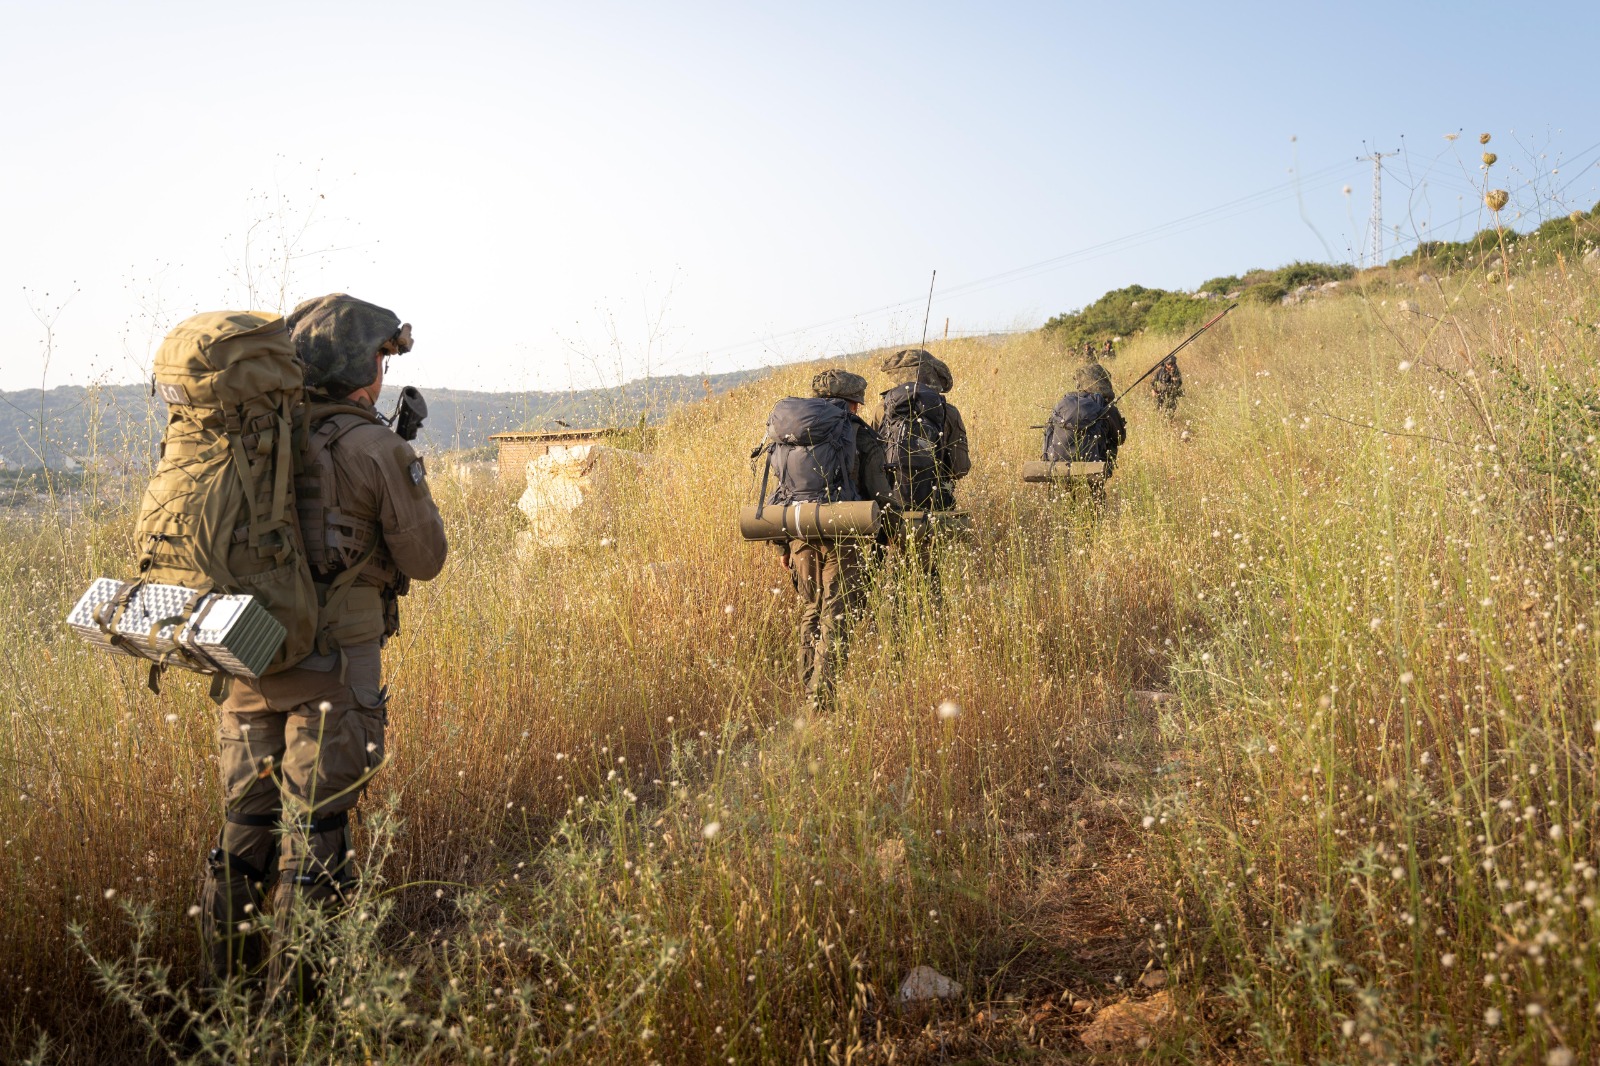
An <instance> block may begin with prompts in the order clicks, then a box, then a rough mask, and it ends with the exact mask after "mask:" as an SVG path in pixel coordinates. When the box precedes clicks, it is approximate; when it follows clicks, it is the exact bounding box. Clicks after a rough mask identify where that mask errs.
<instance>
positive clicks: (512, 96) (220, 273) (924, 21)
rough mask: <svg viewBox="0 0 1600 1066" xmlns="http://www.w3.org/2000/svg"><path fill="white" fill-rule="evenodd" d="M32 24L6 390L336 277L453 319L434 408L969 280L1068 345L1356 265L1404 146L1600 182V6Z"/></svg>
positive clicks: (15, 137)
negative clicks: (1114, 321)
mask: <svg viewBox="0 0 1600 1066" xmlns="http://www.w3.org/2000/svg"><path fill="white" fill-rule="evenodd" d="M0 12H3V17H4V22H3V25H4V33H3V34H0V93H3V99H4V101H5V104H4V108H3V110H0V130H3V141H0V143H3V146H4V147H3V150H0V193H3V197H0V248H3V249H4V255H3V256H0V388H5V389H15V388H27V387H37V386H38V385H39V383H40V381H41V380H42V379H43V380H46V381H47V382H48V383H49V384H63V383H82V382H86V381H89V380H93V379H96V378H109V379H111V380H119V381H127V380H137V379H140V378H142V377H143V376H145V375H146V374H147V372H148V358H149V352H150V351H151V350H152V349H151V341H152V337H153V336H158V335H159V333H160V332H161V330H162V329H164V328H165V327H166V326H168V325H170V324H171V323H172V322H174V321H176V320H178V319H180V318H182V317H185V316H187V315H188V314H192V313H194V312H196V311H200V310H209V309H214V308H217V307H220V306H233V307H237V306H242V305H244V304H246V303H247V302H250V301H251V300H252V299H253V302H254V304H255V306H257V307H264V308H267V309H271V310H276V309H279V308H280V306H281V301H282V300H285V299H286V300H287V301H288V304H289V305H290V306H292V305H293V303H294V302H295V301H297V300H299V299H302V298H305V297H308V296H313V295H317V294H320V293H323V292H327V291H332V290H344V291H348V292H352V293H354V294H356V295H359V296H362V297H364V298H366V299H370V300H373V301H375V302H378V303H382V304H385V305H386V306H389V307H392V308H393V309H394V310H395V311H396V312H397V313H398V314H400V315H401V317H403V318H405V319H407V320H408V321H410V322H412V323H413V324H414V329H415V332H416V337H417V348H416V350H415V351H414V352H413V353H412V354H411V355H410V356H407V357H406V358H405V359H404V360H401V361H400V363H401V364H403V365H397V367H396V370H395V373H394V376H395V378H397V379H398V380H400V381H402V382H412V383H415V384H419V385H423V386H454V387H463V388H483V389H499V388H528V387H544V388H550V387H565V386H567V385H568V384H573V383H575V384H579V385H584V384H591V383H593V382H594V381H595V380H596V377H597V376H600V377H604V378H606V379H608V380H609V379H611V378H614V376H615V375H616V374H617V373H618V370H619V367H620V368H621V370H622V371H623V372H625V373H627V374H628V375H630V376H631V375H634V374H637V373H640V372H641V371H643V370H644V369H645V368H646V363H647V362H648V363H649V365H650V368H651V369H653V370H656V371H659V372H685V371H688V372H698V371H701V370H705V369H712V370H718V369H728V368H733V367H740V366H752V365H758V364H762V363H769V362H775V361H778V360H782V359H794V358H804V357H813V356H817V355H824V354H838V353H840V352H844V351H850V350H855V349H859V348H862V347H866V346H869V345H873V344H878V343H893V342H897V341H902V340H907V339H909V340H915V339H916V337H917V335H918V334H919V333H920V331H921V326H922V313H923V310H922V298H923V296H924V295H925V294H926V291H927V285H928V276H929V271H930V270H932V269H934V268H937V269H938V271H939V274H938V287H937V289H936V291H935V294H934V302H933V314H932V319H933V322H932V326H931V330H932V332H933V333H934V334H935V335H937V334H938V333H940V332H941V331H942V329H943V328H944V322H945V319H946V318H948V319H949V322H950V328H951V330H952V331H973V330H985V329H1009V328H1025V327H1032V326H1036V325H1038V324H1039V323H1040V322H1041V321H1043V319H1045V318H1046V317H1048V316H1050V315H1052V314H1055V313H1057V312H1059V311H1063V310H1068V309H1072V308H1076V307H1079V306H1082V305H1083V304H1085V303H1087V302H1089V301H1091V300H1093V299H1094V298H1095V297H1097V296H1098V295H1100V294H1101V293H1102V292H1104V291H1106V290H1107V289H1111V288H1115V287H1119V286H1122V285H1126V284H1129V283H1132V282H1140V283H1142V284H1147V285H1160V286H1168V287H1193V286H1195V285H1197V284H1198V283H1200V282H1201V281H1203V280H1205V279H1206V278H1207V277H1210V276H1212V275H1215V274H1219V273H1228V272H1236V271H1241V270H1243V269H1245V268H1248V267H1251V266H1257V265H1261V266H1275V265H1279V264H1281V263H1284V262H1288V261H1290V260H1293V259H1297V258H1315V259H1327V258H1329V257H1333V258H1337V259H1341V260H1354V259H1355V258H1356V257H1357V256H1358V255H1359V254H1360V252H1361V250H1362V249H1364V248H1365V246H1366V245H1367V244H1368V237H1367V233H1366V226H1367V220H1368V213H1369V206H1370V203H1371V190H1372V167H1371V165H1370V164H1367V163H1360V162H1357V161H1356V156H1357V155H1360V154H1362V153H1364V152H1367V151H1371V150H1372V149H1373V148H1374V147H1376V148H1379V149H1382V150H1385V151H1388V150H1393V149H1395V148H1397V147H1400V146H1401V145H1402V144H1403V145H1404V146H1405V153H1404V155H1402V156H1401V157H1399V158H1397V159H1394V160H1390V161H1388V162H1387V165H1388V166H1390V167H1391V168H1392V169H1391V171H1390V172H1389V177H1388V179H1387V181H1386V183H1385V189H1384V194H1385V200H1384V206H1385V211H1384V214H1385V220H1386V222H1388V223H1390V224H1391V226H1392V225H1393V224H1395V223H1402V224H1404V225H1405V227H1406V230H1407V231H1408V232H1415V231H1416V227H1417V226H1418V225H1420V224H1421V223H1422V222H1428V223H1429V224H1430V226H1431V227H1432V228H1431V230H1429V232H1435V233H1437V235H1439V236H1440V237H1451V236H1462V235H1465V234H1468V233H1470V232H1472V231H1473V230H1475V229H1477V228H1480V227H1481V226H1482V225H1484V224H1486V222H1487V219H1486V217H1484V216H1483V214H1482V212H1481V210H1480V207H1479V203H1480V200H1479V193H1477V192H1475V191H1474V185H1475V184H1478V185H1480V186H1481V182H1482V180H1483V178H1482V175H1481V174H1480V172H1479V169H1478V155H1479V153H1480V151H1481V149H1480V147H1479V146H1478V143H1477V135H1478V134H1479V133H1480V132H1482V131H1490V132H1492V133H1493V134H1494V141H1493V142H1492V144H1491V147H1492V148H1494V149H1496V150H1497V151H1498V153H1499V155H1500V160H1501V161H1500V162H1499V163H1498V164H1497V165H1496V167H1495V168H1494V170H1493V171H1491V173H1490V183H1491V185H1494V186H1498V187H1506V188H1510V189H1512V190H1513V191H1516V192H1518V194H1519V199H1518V203H1519V205H1520V206H1521V207H1522V208H1523V209H1524V210H1528V211H1539V210H1544V211H1546V212H1548V211H1552V210H1554V209H1555V207H1554V206H1553V205H1552V203H1551V199H1550V197H1551V194H1552V192H1554V191H1555V190H1562V191H1561V197H1562V198H1564V200H1565V201H1566V203H1567V205H1568V208H1567V209H1570V207H1571V206H1582V207H1588V206H1589V205H1591V204H1593V203H1594V202H1595V201H1596V199H1600V168H1597V166H1596V164H1597V161H1600V78H1597V77H1596V75H1595V72H1594V66H1593V56H1594V48H1595V46H1596V43H1597V41H1600V34H1597V30H1600V5H1597V4H1594V3H1577V2H1572V3H1552V4H1544V5H1540V6H1538V7H1537V8H1532V9H1519V8H1515V7H1513V6H1510V5H1506V4H1504V3H1496V4H1486V3H1484V4H1479V3H1455V4H1419V3H1405V2H1393V0H1391V2H1387V3H1368V2H1350V3H1341V4H1319V3H1304V2H1283V0H1278V2H1275V3H1262V4H1256V3H1249V4H1192V3H1191V4H1168V3H1130V4H1106V3H1092V4H1091V3H1061V4H1024V3H994V2H991V3H984V4H978V3H970V4H938V3H921V4H873V3H865V4H863V3H852V4H783V5H778V4H749V3H746V4H731V3H730V4H705V3H675V4H665V3H658V4H629V3H606V2H586V3H566V4H549V3H527V4H490V3H479V2H473V0H457V2H451V3H430V4H414V3H405V2H391V3H384V4H370V5H357V4H340V3H321V4H297V3H277V4H255V5H249V6H245V5H237V4H230V3H220V2H215V0H212V2H206V3H192V4H182V3H159V2H151V3H142V4H128V3H116V4H112V3H103V4H100V3H74V2H70V0H69V2H58V3H41V2H34V3H11V2H7V3H3V4H0ZM1458 132H1459V133H1460V134H1461V137H1460V138H1459V140H1456V141H1454V142H1451V141H1447V140H1446V137H1445V135H1446V134H1450V133H1458ZM1291 167H1293V168H1296V169H1297V171H1298V176H1299V177H1298V180H1294V179H1295V175H1294V174H1291V172H1290V168H1291ZM1552 171H1559V172H1558V173H1555V174H1554V175H1552V173H1551V172H1552ZM1530 181H1531V182H1534V183H1535V188H1536V189H1538V190H1542V191H1540V192H1537V193H1536V192H1532V191H1527V189H1526V187H1527V186H1528V185H1529V183H1530ZM1346 184H1348V185H1349V186H1351V190H1352V191H1351V192H1350V193H1349V194H1348V195H1347V194H1346V193H1345V192H1344V186H1345V185H1346ZM1257 194H1261V195H1257ZM1463 213H1465V214H1466V217H1465V218H1464V219H1461V218H1460V217H1459V216H1461V215H1462V214H1463ZM1175 222H1177V223H1179V224H1176V225H1172V224H1171V223H1175ZM1387 239H1388V241H1390V242H1393V241H1395V240H1396V238H1395V235H1394V233H1393V231H1392V229H1391V230H1390V231H1389V233H1388V236H1387ZM286 243H287V244H288V245H289V246H290V247H292V249H293V251H294V255H295V257H294V258H293V259H292V260H291V264H292V269H291V271H290V273H289V276H288V278H287V284H286V285H285V284H284V278H283V269H282V264H283V261H284V257H283V254H282V249H283V248H284V246H285V244H286ZM1035 264H1042V265H1040V266H1038V267H1037V268H1035V269H1028V270H1021V269H1019V268H1024V267H1033V266H1034V265H1035ZM1013 272H1014V273H1013ZM52 316H53V317H54V331H53V350H52V357H51V363H50V365H49V367H48V371H47V372H46V368H45V366H44V364H43V344H44V338H45V328H44V326H43V324H42V323H41V321H40V318H41V317H42V318H44V319H50V318H51V317H52ZM801 327H817V328H811V329H801ZM613 337H614V338H615V341H613ZM652 337H653V338H654V339H653V341H652V339H651V338H652ZM619 353H620V354H619Z"/></svg>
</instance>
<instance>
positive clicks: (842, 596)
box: [789, 540, 864, 706]
mask: <svg viewBox="0 0 1600 1066" xmlns="http://www.w3.org/2000/svg"><path fill="white" fill-rule="evenodd" d="M789 566H790V567H791V569H792V571H793V573H794V586H795V591H796V592H797V593H799V596H800V603H801V610H800V681H801V684H803V685H804V686H805V691H806V696H807V698H808V699H809V700H810V701H811V703H812V704H813V705H814V706H827V705H829V704H831V703H832V702H833V685H834V678H835V675H836V674H837V673H838V671H839V669H840V668H841V667H842V666H843V659H844V654H845V647H846V644H847V642H848V639H849V627H850V615H851V614H852V613H853V612H856V611H859V609H860V602H861V598H862V596H863V593H864V589H863V588H862V585H861V580H862V576H863V575H862V555H861V546H860V545H858V544H855V543H853V542H851V541H847V540H840V541H818V542H808V541H803V540H797V541H793V542H791V543H790V545H789Z"/></svg>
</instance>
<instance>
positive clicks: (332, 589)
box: [317, 540, 378, 655]
mask: <svg viewBox="0 0 1600 1066" xmlns="http://www.w3.org/2000/svg"><path fill="white" fill-rule="evenodd" d="M377 550H378V542H377V541H376V540H374V541H373V542H372V543H371V544H369V545H367V550H366V551H364V552H362V553H361V558H360V559H359V560H357V562H356V564H355V565H354V566H352V567H350V568H349V569H348V570H345V571H343V572H341V573H340V574H339V575H338V576H337V577H335V578H334V579H333V580H332V581H331V582H329V583H328V596H327V598H326V599H324V600H323V601H322V617H323V618H332V617H334V615H335V614H336V613H337V611H338V609H339V607H341V606H342V605H343V604H344V600H345V597H346V596H348V595H349V594H350V590H351V588H353V587H354V586H355V583H356V578H358V577H360V576H361V571H363V570H365V569H366V566H367V563H369V562H371V561H372V556H373V555H374V554H375V553H376V552H377ZM335 647H336V645H334V643H333V638H332V637H330V636H329V635H328V631H327V629H326V628H325V627H324V628H322V629H321V630H320V631H319V632H318V633H317V651H319V652H321V653H322V654H323V655H327V654H330V653H331V652H332V651H333V650H334V648H335Z"/></svg>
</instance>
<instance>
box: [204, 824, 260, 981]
mask: <svg viewBox="0 0 1600 1066" xmlns="http://www.w3.org/2000/svg"><path fill="white" fill-rule="evenodd" d="M239 817H240V816H238V815H233V816H231V817H230V820H229V822H228V823H227V824H226V825H225V826H224V827H223V830H222V833H221V835H220V836H219V838H218V840H217V846H216V847H214V848H212V849H211V852H210V854H208V855H207V856H206V874H205V882H204V884H203V885H202V887H201V890H200V925H201V934H202V936H203V938H204V941H205V944H206V952H207V962H208V964H209V966H210V971H211V977H212V980H214V981H215V982H217V983H218V984H222V983H224V982H226V981H228V980H230V979H233V978H243V979H246V980H251V979H254V978H256V977H257V976H259V974H260V971H261V963H262V959H263V955H264V949H265V938H264V937H263V935H262V929H263V925H262V916H261V904H262V901H263V900H264V899H265V898H266V891H267V882H268V880H269V877H270V873H269V870H270V868H271V866H272V861H273V857H274V853H275V852H276V851H277V847H278V842H277V840H275V839H274V837H273V829H272V826H273V825H276V824H277V818H276V817H273V818H270V819H267V818H263V819H261V820H262V821H266V822H268V823H269V824H267V825H240V824H239V822H238V821H237V819H238V818H239ZM252 820H254V819H252Z"/></svg>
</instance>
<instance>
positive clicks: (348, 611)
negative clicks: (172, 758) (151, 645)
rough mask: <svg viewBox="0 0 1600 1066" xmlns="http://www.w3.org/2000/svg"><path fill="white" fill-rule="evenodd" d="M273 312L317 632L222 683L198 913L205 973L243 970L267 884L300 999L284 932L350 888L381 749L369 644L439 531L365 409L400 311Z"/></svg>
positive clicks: (387, 436)
mask: <svg viewBox="0 0 1600 1066" xmlns="http://www.w3.org/2000/svg"><path fill="white" fill-rule="evenodd" d="M286 324H287V325H288V327H289V330H290V336H291V338H292V340H293V342H294V346H295V352H296V354H297V355H298V356H299V358H300V360H301V361H302V362H303V363H304V364H305V382H306V394H307V400H308V405H309V410H308V420H307V430H308V437H307V443H306V450H305V453H304V454H303V456H302V461H301V463H300V464H299V465H298V467H297V473H296V478H295V494H296V497H297V504H298V507H299V519H300V523H299V524H300V529H301V533H302V537H303V539H304V542H305V547H306V557H307V560H308V562H309V563H310V564H311V570H312V575H313V577H314V579H315V581H316V584H317V595H318V601H319V606H320V610H321V615H322V625H321V636H320V637H319V643H318V646H317V647H316V649H315V650H314V651H313V653H312V654H311V655H310V656H309V657H308V658H306V659H304V660H302V661H301V662H300V663H299V664H298V665H296V666H294V667H292V668H291V669H288V670H285V671H283V672H281V673H277V674H273V675H270V676H266V677H262V678H259V679H247V678H234V679H233V680H232V682H231V686H230V689H229V692H228V696H227V698H226V700H225V701H224V702H223V704H222V721H221V729H220V737H221V753H220V768H221V772H222V785H223V796H224V803H225V811H224V824H223V827H222V833H221V838H220V839H219V841H218V844H217V847H216V848H215V849H213V850H212V852H211V854H210V856H209V859H208V862H207V874H206V881H205V888H204V892H203V905H202V916H203V922H204V924H205V926H206V929H207V933H208V940H209V944H210V949H211V959H212V965H213V969H214V971H215V972H216V974H217V976H218V977H219V978H220V977H226V976H229V975H246V976H254V975H255V974H256V973H257V972H258V970H259V968H260V966H261V964H262V961H263V954H264V952H265V950H266V949H267V947H268V945H267V944H266V943H264V938H263V936H262V935H261V933H260V932H259V930H258V927H257V925H256V920H255V918H254V917H253V916H252V913H254V914H259V913H260V912H261V910H262V903H263V902H264V897H265V895H266V892H267V890H268V889H269V887H271V886H273V885H274V884H275V885H276V890H275V891H274V892H273V896H272V902H273V906H272V911H273V938H272V939H273V941H274V943H273V944H272V945H271V947H272V949H273V950H272V952H271V966H270V971H271V983H272V985H273V987H275V988H277V987H283V986H284V985H287V986H289V988H290V991H291V992H293V993H294V994H296V995H299V996H301V997H306V996H309V995H312V994H314V993H315V992H316V991H317V989H318V987H319V985H320V977H319V975H318V974H316V973H315V972H313V969H314V968H313V967H312V966H311V965H310V964H309V963H308V962H306V961H305V960H303V959H299V958H295V957H292V956H293V955H294V953H295V951H294V949H293V948H291V947H290V944H291V939H290V938H289V937H287V936H286V935H285V934H286V933H287V931H288V929H289V928H290V926H291V924H292V923H293V921H294V919H293V911H294V908H295V906H296V904H297V901H301V900H303V901H305V902H307V903H310V904H312V905H317V906H328V905H334V904H338V903H342V902H344V901H345V900H346V899H347V898H348V896H349V893H350V892H351V890H352V889H353V887H354V884H355V880H356V878H355V862H354V858H355V852H354V851H353V850H352V848H351V846H350V831H349V817H350V811H351V809H352V808H354V807H355V806H356V803H357V801H358V800H359V799H360V798H361V794H362V792H363V790H364V789H365V788H366V785H367V783H368V782H369V781H370V780H371V778H372V777H373V775H374V774H375V773H376V772H377V771H378V769H379V768H380V767H381V766H382V764H383V762H384V728H385V725H386V724H387V721H388V710H387V703H388V689H387V687H386V686H385V685H384V683H383V670H382V648H383V645H384V643H385V642H386V641H387V640H388V639H389V638H390V637H392V636H393V635H394V634H395V633H397V632H398V631H399V628H400V613H399V599H400V597H402V596H404V595H405V593H406V591H407V589H408V587H409V585H410V582H411V581H412V580H418V581H426V580H428V579H430V578H433V577H435V576H436V575H437V574H438V573H439V571H440V569H441V568H442V567H443V566H444V561H445V554H446V543H445V533H444V523H443V521H442V520H441V519H440V516H439V510H438V508H437V507H436V506H435V505H434V502H433V497H432V494H431V493H430V492H429V490H428V482H427V476H426V475H427V472H426V469H425V467H424V465H423V461H422V459H421V458H420V457H419V456H418V455H417V454H416V452H415V451H413V450H412V448H411V445H409V444H408V443H406V442H405V441H404V440H402V439H401V438H400V437H399V436H398V435H396V434H395V433H394V432H393V430H391V429H390V428H389V427H388V426H386V425H385V424H384V422H383V420H382V419H381V418H380V416H379V415H378V413H377V410H376V407H375V404H376V402H377V399H378V394H379V392H380V391H381V390H382V388H383V378H384V370H385V367H386V364H387V363H388V360H389V359H390V357H392V356H395V355H400V354H403V353H405V352H408V351H410V350H411V344H412V340H411V326H410V324H408V323H402V322H401V321H400V319H399V317H398V316H396V315H395V314H394V313H393V312H392V311H389V310H387V309H385V308H382V307H378V306H376V305H374V304H370V303H367V302H366V301H364V300H358V299H356V298H355V297H353V296H347V295H345V294H343V293H334V294H332V295H329V296H323V297H319V298H317V299H314V300H308V301H306V302H305V303H302V304H300V305H299V306H298V307H296V308H295V309H294V311H293V313H291V314H290V315H289V316H288V318H287V320H286ZM286 949H287V950H286Z"/></svg>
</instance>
